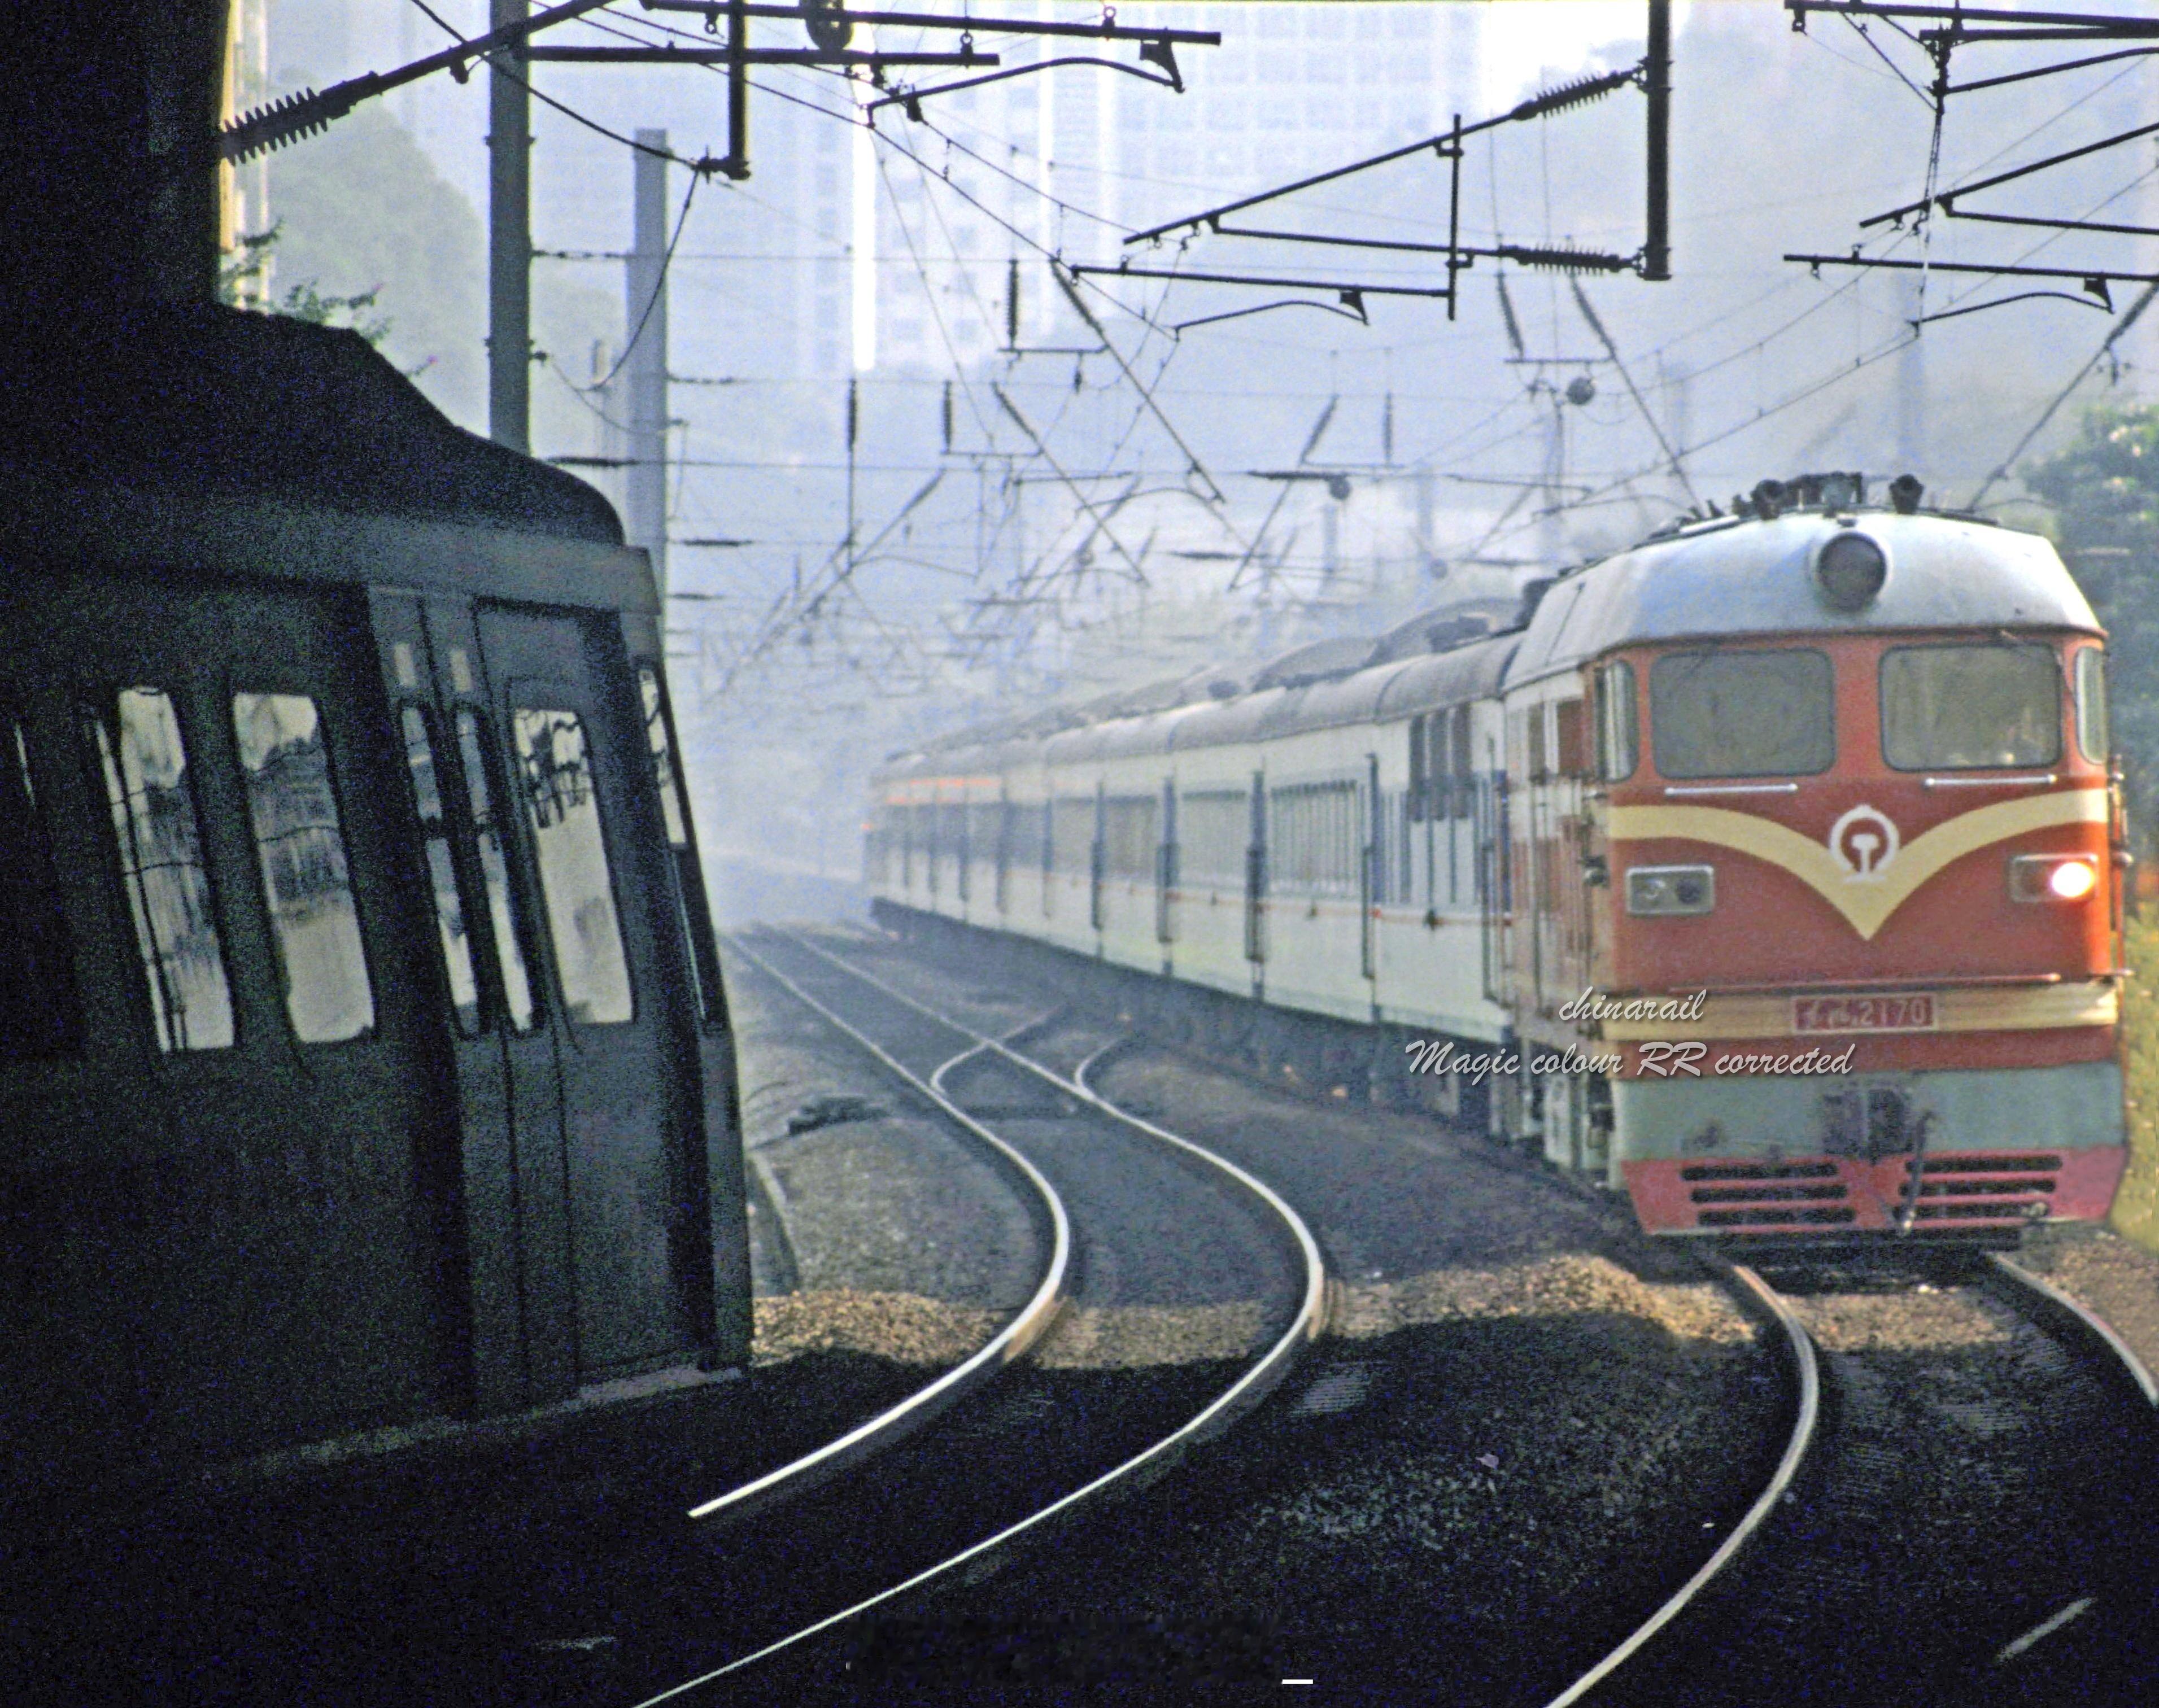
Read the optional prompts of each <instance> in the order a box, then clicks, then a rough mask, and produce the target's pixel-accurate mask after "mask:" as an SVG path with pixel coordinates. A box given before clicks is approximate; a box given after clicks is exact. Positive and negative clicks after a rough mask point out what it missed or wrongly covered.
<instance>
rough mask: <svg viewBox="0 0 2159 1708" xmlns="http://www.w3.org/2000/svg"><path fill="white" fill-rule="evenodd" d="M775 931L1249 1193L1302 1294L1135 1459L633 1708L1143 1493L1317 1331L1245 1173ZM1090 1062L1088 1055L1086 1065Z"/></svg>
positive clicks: (1311, 1265)
mask: <svg viewBox="0 0 2159 1708" xmlns="http://www.w3.org/2000/svg"><path fill="white" fill-rule="evenodd" d="M785 935H786V936H787V937H788V938H789V939H790V941H792V942H794V943H795V945H797V946H798V947H800V948H802V949H804V950H808V951H809V952H810V954H813V955H816V956H817V957H818V958H819V959H820V960H826V961H829V962H831V965H834V966H836V967H838V968H839V969H840V970H841V971H843V972H845V973H847V974H849V975H850V976H852V977H854V978H857V979H859V980H861V981H862V982H863V983H865V984H867V985H869V986H872V987H874V988H875V989H877V990H878V991H883V993H884V994H885V995H887V996H890V997H892V998H893V999H894V1000H895V1001H897V1002H901V1003H903V1004H904V1005H905V1006H906V1007H909V1008H912V1009H914V1011H915V1012H918V1013H920V1014H923V1015H925V1016H927V1017H929V1018H930V1019H933V1020H935V1021H938V1022H940V1023H942V1024H944V1025H945V1026H948V1027H951V1028H952V1029H953V1030H954V1031H955V1032H958V1033H961V1034H962V1035H964V1036H966V1037H969V1038H973V1039H974V1040H975V1044H976V1049H979V1050H987V1051H990V1052H992V1053H996V1054H998V1055H1001V1056H1003V1057H1004V1058H1007V1060H1009V1061H1010V1062H1012V1064H1013V1065H1015V1066H1017V1067H1019V1068H1021V1069H1024V1070H1025V1071H1027V1072H1028V1073H1030V1074H1034V1075H1035V1076H1037V1077H1038V1078H1039V1079H1043V1081H1045V1082H1046V1083H1048V1084H1051V1085H1054V1086H1055V1087H1056V1088H1057V1089H1059V1090H1060V1091H1062V1092H1064V1094H1065V1095H1068V1096H1073V1097H1077V1098H1079V1099H1080V1100H1081V1101H1082V1102H1084V1103H1086V1104H1087V1105H1090V1107H1092V1108H1094V1109H1095V1110H1097V1111H1098V1112H1100V1113H1101V1114H1104V1115H1108V1116H1110V1117H1111V1119H1113V1120H1116V1121H1121V1122H1122V1123H1124V1124H1125V1125H1126V1126H1131V1127H1132V1128H1134V1129H1135V1130H1136V1131H1141V1132H1144V1133H1146V1134H1147V1135H1148V1136H1150V1137H1153V1138H1157V1139H1162V1140H1167V1141H1169V1142H1170V1143H1172V1144H1173V1145H1174V1146H1177V1147H1178V1149H1180V1150H1182V1151H1183V1152H1187V1153H1188V1154H1189V1155H1191V1156H1193V1157H1196V1158H1198V1159H1199V1160H1201V1161H1203V1162H1207V1163H1209V1164H1210V1165H1212V1166H1213V1167H1215V1168H1217V1169H1219V1171H1220V1172H1222V1173H1223V1174H1224V1175H1225V1176H1227V1177H1229V1178H1230V1179H1232V1180H1234V1181H1235V1182H1236V1183H1238V1184H1239V1185H1240V1187H1243V1188H1245V1189H1246V1190H1248V1191H1250V1192H1251V1193H1254V1194H1255V1195H1256V1196H1257V1197H1258V1198H1259V1199H1260V1201H1261V1203H1263V1204H1264V1205H1266V1208H1267V1209H1269V1210H1270V1211H1271V1212H1272V1213H1273V1214H1276V1215H1277V1216H1279V1217H1280V1218H1281V1219H1282V1220H1283V1222H1284V1223H1285V1224H1286V1225H1287V1228H1288V1229H1289V1230H1290V1233H1291V1234H1292V1240H1293V1241H1294V1243H1295V1245H1296V1246H1297V1250H1298V1251H1299V1253H1300V1255H1302V1258H1303V1260H1304V1266H1305V1290H1304V1297H1303V1299H1302V1302H1300V1304H1299V1305H1298V1307H1297V1312H1296V1315H1295V1316H1294V1317H1292V1320H1291V1322H1290V1325H1289V1327H1288V1328H1287V1329H1286V1330H1285V1331H1284V1332H1283V1333H1282V1334H1281V1336H1280V1337H1279V1338H1277V1339H1276V1342H1275V1343H1274V1344H1273V1345H1272V1346H1271V1347H1269V1348H1267V1350H1266V1352H1265V1353H1263V1354H1261V1357H1260V1358H1259V1359H1257V1360H1256V1362H1254V1363H1253V1364H1251V1365H1250V1367H1249V1368H1248V1369H1246V1370H1245V1373H1244V1374H1242V1375H1241V1376H1240V1377H1239V1378H1238V1379H1236V1381H1235V1382H1234V1383H1232V1384H1231V1385H1230V1386H1229V1387H1228V1388H1227V1389H1225V1390H1224V1391H1223V1392H1222V1393H1221V1394H1219V1395H1217V1396H1216V1397H1215V1398H1214V1400H1212V1401H1211V1402H1209V1404H1208V1405H1207V1406H1206V1407H1205V1408H1204V1409H1203V1410H1201V1411H1200V1412H1199V1414H1198V1415H1197V1416H1194V1417H1193V1418H1191V1419H1190V1420H1189V1421H1187V1422H1185V1423H1183V1425H1181V1426H1178V1428H1177V1429H1175V1430H1174V1431H1171V1433H1169V1434H1168V1435H1166V1436H1163V1437H1162V1439H1161V1440H1160V1441H1157V1442H1155V1443H1154V1444H1153V1445H1152V1447H1147V1449H1145V1450H1144V1451H1143V1452H1138V1453H1135V1454H1134V1455H1133V1456H1132V1457H1131V1458H1129V1459H1126V1460H1125V1461H1124V1462H1122V1463H1121V1464H1119V1465H1116V1466H1113V1467H1111V1469H1109V1470H1107V1471H1105V1472H1104V1473H1102V1474H1101V1475H1100V1476H1099V1477H1096V1478H1093V1479H1092V1480H1091V1481H1090V1482H1087V1483H1083V1484H1082V1485H1081V1486H1080V1487H1079V1488H1075V1489H1073V1490H1071V1491H1070V1492H1069V1493H1065V1494H1063V1495H1060V1496H1059V1498H1057V1499H1055V1500H1054V1501H1052V1502H1050V1503H1049V1504H1048V1505H1046V1506H1043V1507H1040V1508H1038V1509H1036V1510H1035V1511H1034V1512H1033V1513H1031V1514H1028V1516H1027V1517H1025V1518H1023V1519H1020V1520H1018V1521H1017V1523H1015V1524H1007V1526H1006V1527H1005V1528H1004V1529H1001V1530H999V1531H997V1533H996V1534H995V1535H990V1536H986V1537H984V1538H983V1539H982V1540H981V1541H979V1542H976V1543H974V1544H973V1545H971V1546H969V1547H967V1548H965V1549H962V1550H960V1552H958V1553H956V1554H954V1555H950V1557H949V1558H947V1559H945V1560H940V1561H939V1562H938V1563H937V1564H936V1565H935V1566H929V1567H927V1568H925V1569H924V1570H923V1571H918V1572H916V1573H915V1574H914V1576H911V1577H909V1578H908V1579H906V1580H905V1581H903V1582H900V1583H896V1584H893V1585H892V1586H890V1587H888V1588H886V1589H883V1590H880V1591H878V1592H877V1593H876V1594H875V1595H872V1596H868V1597H864V1598H863V1599H862V1600H861V1601H859V1602H856V1603H855V1604H854V1605H853V1606H852V1607H844V1608H842V1609H841V1610H840V1611H839V1612H836V1613H831V1614H828V1615H826V1617H824V1618H821V1619H819V1620H817V1621H816V1622H815V1623H813V1624H810V1625H806V1626H805V1627H803V1628H802V1629H800V1630H799V1631H795V1632H793V1633H790V1634H789V1635H787V1636H785V1637H783V1638H779V1639H778V1640H777V1641H775V1642H772V1643H766V1644H765V1645H764V1647H763V1648H758V1649H756V1650H753V1652H752V1653H750V1654H745V1655H743V1656H742V1657H740V1658H739V1659H735V1660H732V1661H729V1662H728V1663H727V1664H726V1665H724V1666H718V1667H714V1668H712V1669H709V1670H707V1671H706V1672H702V1673H700V1674H697V1675H696V1677H695V1678H691V1679H685V1680H683V1681H682V1682H681V1683H680V1684H677V1685H670V1686H669V1687H668V1688H667V1689H666V1690H662V1691H660V1692H659V1693H658V1694H657V1695H652V1696H648V1697H646V1698H645V1700H643V1701H641V1702H640V1703H639V1704H638V1705H637V1708H658V1705H659V1704H660V1703H663V1702H669V1701H673V1700H676V1699H677V1698H679V1697H681V1696H685V1695H688V1694H689V1693H690V1692H691V1691H693V1690H697V1689H700V1688H701V1687H702V1686H704V1685H709V1684H711V1683H712V1682H714V1681H715V1680H719V1679H722V1678H725V1677H727V1676H728V1675H729V1674H733V1673H738V1672H740V1671H742V1670H743V1669H744V1668H746V1667H750V1666H753V1665H755V1664H757V1663H758V1662H759V1661H762V1660H765V1659H769V1658H770V1657H772V1656H773V1655H774V1654H779V1652H780V1651H782V1650H783V1649H786V1648H792V1647H794V1646H795V1644H796V1643H802V1642H805V1641H806V1640H807V1639H809V1638H812V1637H815V1636H817V1635H818V1634H819V1633H822V1632H825V1631H829V1630H831V1629H832V1628H834V1627H836V1626H838V1625H841V1624H844V1623H847V1621H848V1620H850V1619H852V1618H856V1617H859V1616H860V1615H862V1614H863V1613H865V1612H868V1611H869V1610H870V1609H871V1608H872V1607H879V1606H882V1605H883V1603H885V1602H889V1601H892V1600H893V1599H895V1598H896V1597H900V1596H903V1595H906V1594H908V1593H909V1592H912V1591H914V1590H917V1589H919V1588H921V1587H922V1586H924V1584H927V1583H929V1582H931V1581H934V1580H935V1579H937V1578H940V1577H942V1576H945V1575H946V1574H947V1573H948V1572H951V1571H957V1570H959V1569H960V1568H961V1567H962V1566H968V1565H971V1564H972V1563H973V1562H975V1561H976V1560H981V1559H982V1558H983V1557H985V1556H986V1555H991V1554H995V1553H997V1551H999V1550H1002V1549H1004V1548H1006V1547H1008V1546H1009V1545H1011V1544H1012V1543H1013V1542H1015V1541H1017V1540H1019V1539H1020V1538H1021V1537H1023V1536H1024V1535H1028V1533H1030V1532H1032V1531H1034V1530H1037V1529H1040V1528H1042V1527H1043V1525H1046V1524H1049V1523H1051V1522H1053V1521H1054V1520H1056V1519H1061V1518H1064V1517H1065V1516H1066V1515H1068V1514H1070V1513H1072V1512H1074V1510H1076V1509H1079V1508H1080V1507H1083V1506H1085V1505H1086V1504H1088V1503H1090V1502H1091V1501H1093V1500H1095V1499H1097V1498H1100V1497H1101V1496H1102V1495H1104V1494H1105V1493H1109V1492H1111V1490H1113V1489H1115V1488H1118V1487H1119V1486H1120V1485H1121V1484H1126V1483H1130V1484H1131V1485H1132V1486H1134V1487H1139V1486H1143V1484H1144V1483H1145V1482H1146V1481H1147V1480H1150V1479H1149V1478H1147V1477H1143V1476H1142V1473H1152V1474H1154V1475H1159V1474H1160V1473H1162V1472H1164V1471H1167V1470H1168V1468H1169V1467H1171V1466H1172V1465H1173V1464H1174V1463H1175V1462H1177V1460H1178V1458H1179V1457H1182V1456H1183V1453H1184V1452H1185V1451H1186V1450H1187V1449H1188V1448H1189V1447H1192V1446H1193V1445H1195V1444H1196V1443H1199V1442H1200V1441H1206V1440H1208V1439H1209V1438H1210V1437H1211V1436H1214V1435H1216V1434H1219V1432H1220V1431H1222V1430H1223V1429H1224V1428H1226V1427H1227V1426H1229V1424H1230V1422H1231V1421H1234V1420H1235V1419H1236V1418H1237V1417H1239V1416H1241V1415H1243V1413H1244V1412H1245V1411H1246V1410H1250V1407H1251V1406H1253V1405H1256V1404H1257V1403H1258V1402H1259V1400H1261V1399H1262V1398H1264V1397H1265V1396H1266V1395H1267V1394H1268V1393H1269V1392H1271V1390H1273V1388H1274V1387H1275V1386H1276V1385H1277V1384H1278V1383H1279V1382H1280V1381H1281V1379H1282V1377H1283V1376H1284V1375H1285V1374H1287V1372H1288V1370H1289V1368H1290V1366H1291V1364H1292V1363H1293V1362H1294V1361H1295V1359H1296V1358H1297V1354H1298V1353H1300V1352H1301V1351H1302V1348H1303V1347H1304V1345H1305V1344H1306V1343H1308V1342H1309V1341H1312V1340H1313V1339H1316V1338H1318V1336H1319V1334H1320V1333H1322V1332H1323V1330H1324V1328H1325V1327H1326V1303H1327V1269H1326V1263H1325V1260H1323V1258H1322V1257H1321V1255H1320V1252H1319V1242H1318V1240H1316V1239H1314V1238H1313V1237H1312V1230H1311V1229H1310V1228H1308V1227H1307V1226H1306V1225H1305V1223H1304V1219H1303V1218H1302V1217H1301V1216H1299V1215H1298V1214H1297V1212H1296V1211H1295V1210H1293V1209H1291V1208H1290V1207H1289V1205H1288V1204H1287V1203H1285V1202H1284V1201H1283V1200H1282V1199H1281V1197H1280V1196H1278V1195H1277V1194H1276V1193H1275V1192H1274V1191H1273V1190H1272V1189H1271V1188H1268V1187H1267V1186H1266V1185H1265V1184H1264V1183H1261V1181H1259V1180H1256V1179H1255V1178H1254V1177H1252V1176H1251V1175H1250V1174H1247V1173H1246V1172H1245V1171H1244V1170H1243V1169H1241V1168H1240V1167H1237V1165H1236V1164H1235V1163H1234V1162H1230V1161H1229V1159H1228V1158H1226V1157H1218V1156H1216V1155H1215V1154H1214V1152H1212V1151H1209V1150H1208V1149H1207V1148H1206V1147H1205V1146H1201V1145H1195V1144H1193V1142H1192V1141H1190V1140H1188V1139H1182V1138H1179V1137H1178V1136H1177V1135H1175V1134H1174V1133H1170V1132H1168V1131H1164V1130H1163V1129H1162V1128H1160V1127H1157V1126H1152V1124H1151V1123H1148V1122H1146V1121H1142V1120H1141V1119H1140V1117H1138V1116H1136V1115H1127V1114H1126V1113H1125V1112H1124V1111H1123V1110H1120V1109H1118V1108H1116V1105H1112V1104H1110V1103H1107V1102H1105V1100H1103V1099H1102V1098H1100V1097H1099V1096H1097V1095H1095V1093H1094V1092H1092V1091H1090V1090H1088V1089H1085V1087H1083V1086H1081V1085H1080V1084H1076V1083H1074V1081H1073V1080H1070V1079H1065V1078H1064V1076H1063V1075H1062V1074H1057V1073H1055V1072H1053V1071H1052V1070H1051V1069H1048V1068H1045V1067H1043V1065H1042V1064H1040V1063H1038V1062H1034V1061H1032V1060H1030V1059H1029V1058H1027V1057H1026V1056H1023V1055H1021V1054H1019V1053H1017V1052H1016V1051H1013V1050H1012V1049H1009V1048H1007V1047H1006V1045H1005V1044H1004V1043H1002V1042H1001V1041H1000V1040H998V1039H997V1038H990V1037H988V1036H986V1034H984V1033H978V1032H976V1031H975V1030H974V1029H973V1028H972V1027H968V1026H966V1025H965V1024H963V1023H962V1022H959V1021H956V1020H954V1019H952V1018H951V1017H949V1016H947V1015H944V1014H940V1013H939V1012H937V1011H936V1010H935V1009H934V1008H931V1007H928V1006H926V1005H925V1004H924V1003H921V1002H917V1001H915V999H914V997H912V996H909V995H907V994H906V993H905V992H904V991H898V990H895V989H893V987H892V986H889V985H888V984H886V983H885V982H884V981H883V980H882V979H879V978H878V977H876V976H874V975H872V974H870V973H866V972H864V971H863V970H862V969H861V968H859V967H856V966H851V965H848V964H847V961H845V960H842V959H841V958H840V957H839V956H837V955H829V954H827V953H826V951H825V950H822V949H821V948H819V947H818V946H817V945H815V944H814V943H811V942H809V941H808V940H806V939H803V938H800V937H799V936H796V935H795V934H794V933H791V932H790V933H786V934H785ZM749 958H750V959H751V960H753V961H755V962H756V964H757V965H760V966H762V965H764V962H763V961H761V960H757V958H756V957H755V956H754V955H752V956H750V957H749ZM820 1012H828V1011H824V1010H823V1009H822V1008H821V1010H820ZM1036 1024H1038V1022H1033V1021H1031V1022H1028V1026H1027V1027H1021V1028H1020V1030H1021V1031H1023V1032H1024V1031H1026V1030H1028V1029H1029V1028H1030V1027H1033V1026H1034V1025H1036ZM1013 1035H1014V1036H1017V1033H1015V1034H1013ZM1100 1053H1101V1052H1100V1051H1097V1052H1096V1055H1097V1056H1099V1055H1100ZM1092 1059H1093V1058H1090V1061H1091V1060H1092ZM943 1101H944V1100H943V1099H942V1098H941V1096H940V1103H941V1102H943Z"/></svg>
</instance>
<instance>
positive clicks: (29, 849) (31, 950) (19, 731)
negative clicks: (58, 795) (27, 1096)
mask: <svg viewBox="0 0 2159 1708" xmlns="http://www.w3.org/2000/svg"><path fill="white" fill-rule="evenodd" d="M0 742H4V743H5V745H6V751H5V752H4V753H0V1061H8V1060H19V1059H23V1058H36V1057H49V1056H71V1055H74V1054H75V1053H77V1052H78V1051H79V1050H80V1048H81V1044H82V1022H81V1012H80V1008H79V1007H78V1005H77V1002H76V998H75V956H74V949H73V945H72V943H71V941H70V937H69V934H68V928H67V920H66V919H65V916H64V915H63V914H61V912H60V882H59V878H58V877H57V874H56V872H55V869H54V864H53V844H52V836H51V834H50V832H49V831H48V830H47V828H46V825H45V813H44V802H43V801H42V800H40V799H39V794H38V785H37V779H36V776H35V775H34V773H33V772H32V770H31V769H30V738H29V735H28V731H27V730H26V728H25V727H24V725H23V721H22V720H21V719H20V718H18V717H14V716H13V715H12V714H10V713H8V712H4V711H0Z"/></svg>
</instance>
